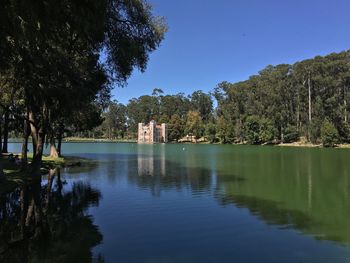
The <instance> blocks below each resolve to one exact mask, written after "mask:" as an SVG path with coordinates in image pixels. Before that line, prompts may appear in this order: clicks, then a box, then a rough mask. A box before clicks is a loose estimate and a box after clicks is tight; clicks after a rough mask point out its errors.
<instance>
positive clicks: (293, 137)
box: [283, 125, 299, 143]
mask: <svg viewBox="0 0 350 263" xmlns="http://www.w3.org/2000/svg"><path fill="white" fill-rule="evenodd" d="M298 140H299V132H298V130H297V128H296V127H294V126H291V125H288V126H287V128H286V129H285V130H284V136H283V142H285V143H291V142H296V141H298Z"/></svg>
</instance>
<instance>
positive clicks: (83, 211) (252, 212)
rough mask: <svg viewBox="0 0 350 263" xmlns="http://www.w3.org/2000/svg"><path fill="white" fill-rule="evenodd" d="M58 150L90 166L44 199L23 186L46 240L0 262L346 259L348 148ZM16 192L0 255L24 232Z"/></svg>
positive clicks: (58, 180)
mask: <svg viewBox="0 0 350 263" xmlns="http://www.w3.org/2000/svg"><path fill="white" fill-rule="evenodd" d="M19 149H20V145H19V144H16V143H13V144H11V145H10V150H11V151H19ZM63 152H64V154H66V155H73V156H81V157H86V158H91V159H93V160H94V162H93V164H92V165H91V166H90V167H75V168H64V169H61V170H60V171H59V174H58V175H57V174H56V176H55V177H53V182H52V188H51V192H50V194H48V190H47V189H48V187H47V184H48V177H47V176H44V177H43V179H42V181H41V182H40V183H39V184H40V185H39V186H38V187H35V186H33V185H31V186H29V187H28V189H27V192H26V193H29V195H30V194H31V191H34V190H35V189H36V188H38V189H39V190H40V193H38V194H37V195H34V194H32V197H33V198H32V199H30V200H37V201H36V202H38V207H40V209H39V210H38V211H39V212H38V213H39V214H40V215H42V218H43V220H42V221H43V222H44V223H45V226H48V227H46V228H44V229H49V230H46V232H47V233H46V232H45V231H44V232H45V233H46V235H47V239H45V238H44V239H43V240H41V241H40V242H36V243H35V244H31V241H30V238H29V241H26V243H25V244H20V245H18V244H16V245H15V246H12V247H11V246H4V245H3V247H6V248H7V249H6V250H3V251H1V250H0V259H1V255H3V259H6V260H7V262H11V260H13V262H24V261H21V259H20V258H21V257H22V259H23V258H27V259H28V258H29V259H32V261H29V262H91V261H93V262H131V263H133V262H135V263H136V262H137V263H140V262H147V263H148V262H149V263H151V262H152V263H156V262H157V263H158V262H159V263H161V262H169V263H173V262H174V263H175V262H184V263H186V262H200V263H205V262H350V221H349V218H350V150H346V149H316V148H315V149H308V148H286V147H269V146H266V147H265V146H232V145H185V144H167V145H165V144H155V145H138V144H131V143H130V144H129V143H65V144H64V145H63ZM21 193H23V191H21V189H16V191H14V192H13V193H9V194H7V195H4V196H2V197H0V198H1V204H0V205H1V208H0V220H1V221H0V247H1V242H3V243H4V242H5V241H4V240H9V239H10V237H13V236H16V233H17V234H18V232H19V230H18V228H19V225H20V223H19V222H20V221H21V220H22V223H23V224H25V219H24V218H25V215H23V213H22V212H21V211H23V206H22V209H21V196H22V195H21ZM35 196H36V197H35ZM34 197H35V198H34ZM4 211H6V213H4ZM1 240H2V241H1ZM16 260H18V261H16ZM0 261H1V260H0Z"/></svg>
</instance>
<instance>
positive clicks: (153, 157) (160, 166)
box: [137, 145, 166, 176]
mask: <svg viewBox="0 0 350 263" xmlns="http://www.w3.org/2000/svg"><path fill="white" fill-rule="evenodd" d="M159 146H160V148H159V149H157V150H158V151H157V152H156V153H155V148H154V147H153V145H141V146H139V147H138V148H137V170H138V175H139V176H143V175H150V176H154V175H155V174H160V175H161V176H165V174H166V159H165V147H164V145H159Z"/></svg>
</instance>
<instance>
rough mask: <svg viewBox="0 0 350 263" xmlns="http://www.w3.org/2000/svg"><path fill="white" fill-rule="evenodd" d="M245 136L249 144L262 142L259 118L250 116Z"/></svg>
mask: <svg viewBox="0 0 350 263" xmlns="http://www.w3.org/2000/svg"><path fill="white" fill-rule="evenodd" d="M245 136H246V139H247V141H248V143H249V144H259V143H260V142H261V141H260V122H259V117H257V116H249V117H248V118H247V119H246V121H245Z"/></svg>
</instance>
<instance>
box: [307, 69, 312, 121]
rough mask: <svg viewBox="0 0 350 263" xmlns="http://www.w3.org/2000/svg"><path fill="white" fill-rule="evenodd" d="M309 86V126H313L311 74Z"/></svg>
mask: <svg viewBox="0 0 350 263" xmlns="http://www.w3.org/2000/svg"><path fill="white" fill-rule="evenodd" d="M307 84H308V90H309V124H311V121H312V116H311V78H310V74H309V78H308V81H307Z"/></svg>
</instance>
